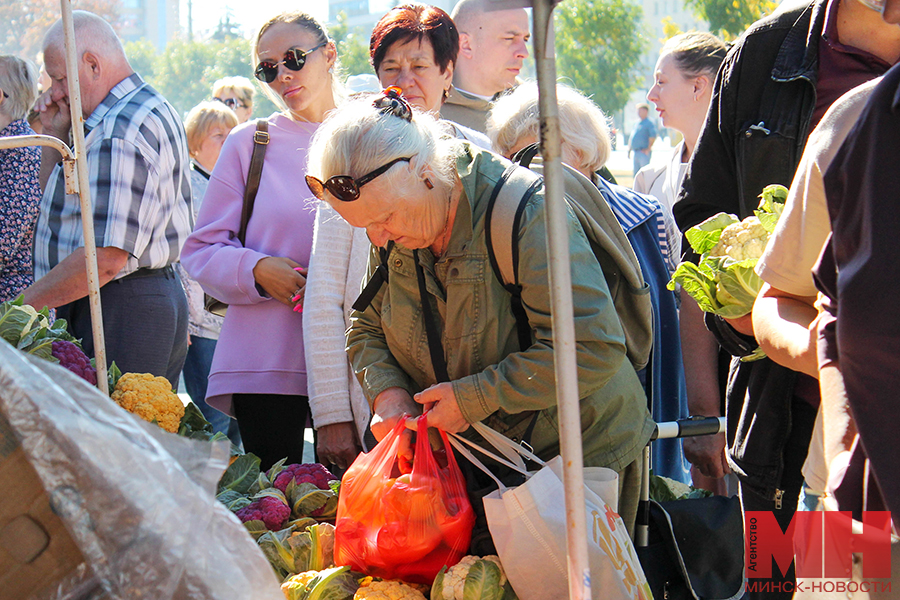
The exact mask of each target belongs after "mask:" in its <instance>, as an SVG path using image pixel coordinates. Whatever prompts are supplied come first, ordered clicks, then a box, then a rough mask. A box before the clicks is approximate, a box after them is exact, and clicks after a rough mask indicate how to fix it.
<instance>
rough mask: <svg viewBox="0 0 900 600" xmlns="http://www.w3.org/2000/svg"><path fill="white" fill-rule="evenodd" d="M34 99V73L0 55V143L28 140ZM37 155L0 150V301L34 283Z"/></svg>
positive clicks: (38, 196) (32, 151) (38, 189)
mask: <svg viewBox="0 0 900 600" xmlns="http://www.w3.org/2000/svg"><path fill="white" fill-rule="evenodd" d="M35 98H37V71H36V70H35V68H34V65H32V64H31V63H29V62H26V61H24V60H22V59H21V58H17V57H15V56H11V55H5V56H0V138H3V137H11V136H14V135H34V130H33V129H32V128H31V126H29V125H28V121H26V120H25V117H26V115H27V114H28V110H29V109H30V108H31V106H32V105H33V104H34V100H35ZM40 170H41V150H40V148H39V147H37V146H31V147H28V148H12V149H9V150H0V302H3V301H6V300H12V299H14V298H15V297H16V296H18V295H19V293H20V292H21V291H22V290H24V289H25V288H27V287H28V286H30V285H31V284H32V283H34V270H33V267H32V248H31V245H32V240H33V239H34V226H35V222H36V221H37V217H38V212H39V211H40V204H41V184H40V180H39V175H40Z"/></svg>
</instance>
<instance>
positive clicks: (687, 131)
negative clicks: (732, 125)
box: [634, 33, 730, 494]
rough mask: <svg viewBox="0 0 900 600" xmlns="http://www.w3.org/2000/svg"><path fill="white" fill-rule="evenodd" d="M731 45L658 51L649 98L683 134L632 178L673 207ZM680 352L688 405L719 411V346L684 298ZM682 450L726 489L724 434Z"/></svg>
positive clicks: (679, 45) (699, 38)
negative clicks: (664, 156)
mask: <svg viewBox="0 0 900 600" xmlns="http://www.w3.org/2000/svg"><path fill="white" fill-rule="evenodd" d="M727 51H728V46H727V45H726V44H725V43H724V42H722V41H721V40H720V39H718V38H717V37H715V36H714V35H712V34H709V33H683V34H680V35H676V36H675V37H673V38H671V39H670V40H669V41H668V42H666V44H665V45H664V46H663V48H662V50H661V51H660V56H659V60H658V61H657V63H656V70H655V73H654V84H653V87H652V88H650V91H649V92H648V93H647V99H648V100H650V101H651V102H652V103H653V104H654V105H655V106H656V112H657V113H659V118H660V120H661V121H662V124H663V125H664V126H665V127H668V128H671V129H674V130H676V131H678V132H679V133H681V135H682V136H683V138H684V139H683V140H682V141H681V142H680V143H679V144H678V146H676V148H675V152H674V153H673V154H672V157H671V158H670V160H669V161H668V162H667V163H665V164H663V165H661V166H660V165H648V166H646V167H644V168H643V169H641V170H640V171H639V172H638V174H637V176H636V177H635V179H634V189H635V191H638V192H641V193H644V194H650V195H652V196H655V197H656V198H657V199H658V200H659V201H660V203H661V204H663V205H664V206H666V207H668V208H669V210H671V209H672V206H673V205H674V204H675V203H676V202H677V201H678V194H679V191H680V190H681V182H682V180H683V179H684V173H685V170H686V168H687V164H688V161H690V158H691V154H692V153H693V152H694V148H695V147H696V145H697V138H698V137H700V130H701V129H702V128H703V123H704V122H705V121H706V113H707V111H708V110H709V103H710V100H711V98H712V88H713V83H714V81H715V78H716V72H717V71H718V70H719V66H720V65H721V64H722V61H723V60H724V59H725V54H726V53H727ZM679 327H680V330H681V351H682V357H683V359H684V372H685V382H686V384H687V392H688V410H689V411H690V414H692V415H705V416H721V414H722V402H721V398H722V392H723V390H722V389H721V386H720V378H719V360H720V357H719V345H718V343H717V342H716V339H715V338H714V337H713V336H712V334H711V333H710V332H709V331H707V329H706V327H705V325H704V324H703V313H702V311H701V310H700V308H699V307H698V306H697V303H696V302H683V303H682V304H681V309H680V311H679ZM683 448H684V455H685V457H686V458H687V459H688V460H689V461H690V462H691V464H692V465H693V467H694V468H693V469H692V471H691V472H692V477H693V480H694V485H696V486H697V487H703V488H705V489H709V490H711V491H714V492H717V493H722V494H725V493H726V491H727V486H726V484H725V479H724V477H725V475H726V474H728V473H729V472H730V469H729V468H728V464H727V463H726V461H725V436H724V434H722V435H717V436H702V437H695V438H685V440H684V443H683Z"/></svg>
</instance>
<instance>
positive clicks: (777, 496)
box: [775, 489, 784, 510]
mask: <svg viewBox="0 0 900 600" xmlns="http://www.w3.org/2000/svg"><path fill="white" fill-rule="evenodd" d="M782 496H784V490H779V489H776V490H775V510H781V498H782Z"/></svg>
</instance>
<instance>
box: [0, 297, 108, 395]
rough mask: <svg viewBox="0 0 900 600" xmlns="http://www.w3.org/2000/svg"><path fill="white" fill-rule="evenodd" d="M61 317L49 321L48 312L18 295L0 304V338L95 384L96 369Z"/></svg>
mask: <svg viewBox="0 0 900 600" xmlns="http://www.w3.org/2000/svg"><path fill="white" fill-rule="evenodd" d="M67 325H68V324H67V323H66V321H65V320H64V319H57V320H55V321H53V322H52V323H51V322H50V311H49V310H47V309H46V308H44V309H43V310H40V311H37V310H35V309H34V308H33V307H31V306H29V305H27V304H23V303H22V297H21V296H19V297H18V298H16V299H15V300H10V301H8V302H3V303H0V338H3V339H4V340H6V341H7V342H9V343H10V344H12V345H13V347H15V348H16V349H18V350H21V351H22V352H24V353H26V354H32V355H34V356H37V357H40V358H43V359H44V360H49V361H51V362H55V363H59V364H60V366H63V367H66V368H67V369H69V370H70V371H72V372H73V373H75V374H76V375H78V376H79V377H81V378H82V379H84V380H85V381H87V382H88V383H90V384H91V385H97V370H96V369H95V368H94V366H93V365H92V363H91V359H90V358H88V356H87V355H86V354H85V353H84V351H83V350H82V349H81V344H80V343H79V342H78V340H76V339H75V338H74V337H72V336H71V335H69V332H68V331H66V327H67Z"/></svg>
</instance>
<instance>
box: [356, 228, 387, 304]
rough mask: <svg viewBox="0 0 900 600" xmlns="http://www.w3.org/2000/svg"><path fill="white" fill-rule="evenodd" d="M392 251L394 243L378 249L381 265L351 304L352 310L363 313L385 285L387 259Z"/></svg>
mask: <svg viewBox="0 0 900 600" xmlns="http://www.w3.org/2000/svg"><path fill="white" fill-rule="evenodd" d="M393 249H394V242H388V243H387V247H386V248H379V249H378V256H379V257H380V258H381V264H380V265H378V266H377V267H376V268H375V272H374V273H372V276H371V277H370V278H369V281H368V282H366V286H365V287H364V288H363V290H362V292H360V294H359V297H358V298H357V299H356V301H355V302H354V303H353V310H358V311H364V310H366V309H367V308H369V305H370V304H372V300H374V299H375V295H376V294H377V293H378V290H380V289H381V286H382V285H384V284H385V283H387V280H388V257H389V256H390V255H391V250H393Z"/></svg>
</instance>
